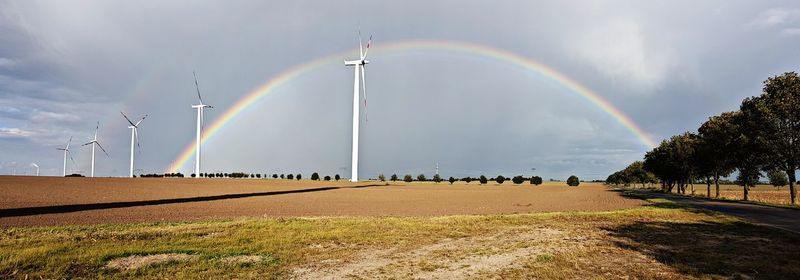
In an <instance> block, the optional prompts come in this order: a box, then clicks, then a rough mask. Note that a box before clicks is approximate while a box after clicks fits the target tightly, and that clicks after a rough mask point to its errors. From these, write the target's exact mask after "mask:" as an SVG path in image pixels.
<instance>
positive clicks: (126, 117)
mask: <svg viewBox="0 0 800 280" xmlns="http://www.w3.org/2000/svg"><path fill="white" fill-rule="evenodd" d="M119 113H120V114H122V116H123V117H125V120H126V121H128V123H129V124H131V125H132V126H136V125H135V124H133V122H132V121H131V119H129V118H128V116H126V115H125V113H123V112H119Z"/></svg>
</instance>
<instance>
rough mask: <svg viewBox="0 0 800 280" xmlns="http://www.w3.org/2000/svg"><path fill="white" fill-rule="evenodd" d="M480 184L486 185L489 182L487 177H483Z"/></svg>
mask: <svg viewBox="0 0 800 280" xmlns="http://www.w3.org/2000/svg"><path fill="white" fill-rule="evenodd" d="M480 182H481V185H485V184H486V183H488V182H489V179H486V176H483V175H481V178H480Z"/></svg>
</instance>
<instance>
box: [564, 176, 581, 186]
mask: <svg viewBox="0 0 800 280" xmlns="http://www.w3.org/2000/svg"><path fill="white" fill-rule="evenodd" d="M580 184H581V180H580V179H578V176H575V175H572V176H569V178H567V185H568V186H571V187H577V186H578V185H580Z"/></svg>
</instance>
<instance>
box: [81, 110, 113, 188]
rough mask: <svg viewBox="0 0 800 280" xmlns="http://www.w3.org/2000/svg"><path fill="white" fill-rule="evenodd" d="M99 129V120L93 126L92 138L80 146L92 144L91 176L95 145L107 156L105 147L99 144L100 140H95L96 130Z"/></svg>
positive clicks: (92, 175) (92, 173) (92, 174)
mask: <svg viewBox="0 0 800 280" xmlns="http://www.w3.org/2000/svg"><path fill="white" fill-rule="evenodd" d="M99 129H100V122H97V126H95V128H94V139H92V141H89V142H88V143H86V144H83V145H82V146H86V145H92V172H91V177H94V149H95V146H98V147H100V150H103V153H105V154H106V156H108V152H106V149H103V146H101V145H100V142H97V130H99Z"/></svg>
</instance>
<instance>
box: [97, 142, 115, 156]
mask: <svg viewBox="0 0 800 280" xmlns="http://www.w3.org/2000/svg"><path fill="white" fill-rule="evenodd" d="M95 143H97V146H98V147H100V150H103V153H105V154H106V156H107V157H111V156H109V155H108V152H106V149H103V146H101V145H100V142H95Z"/></svg>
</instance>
